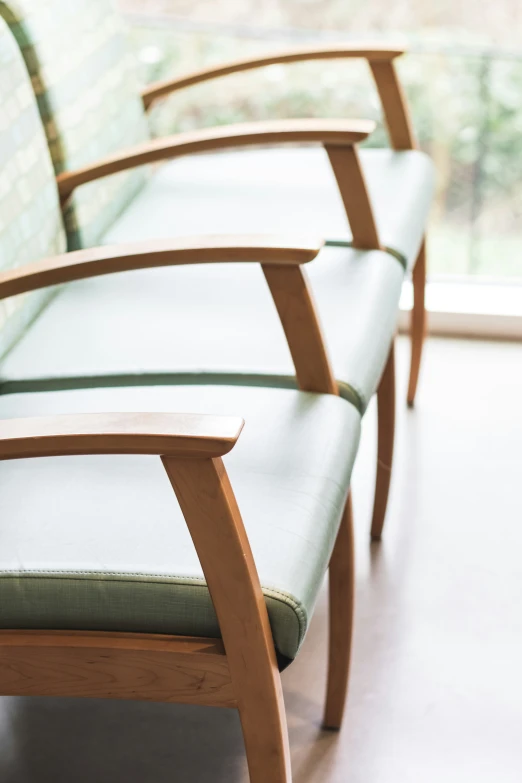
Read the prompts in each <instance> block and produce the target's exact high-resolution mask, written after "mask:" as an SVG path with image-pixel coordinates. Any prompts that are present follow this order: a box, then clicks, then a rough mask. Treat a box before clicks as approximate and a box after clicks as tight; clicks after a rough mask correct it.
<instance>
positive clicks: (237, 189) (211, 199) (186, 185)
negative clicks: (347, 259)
mask: <svg viewBox="0 0 522 783" xmlns="http://www.w3.org/2000/svg"><path fill="white" fill-rule="evenodd" d="M361 162H362V165H363V169H364V173H365V177H366V181H367V184H368V189H369V192H370V196H371V199H372V203H373V208H374V212H375V216H376V220H377V226H378V229H379V236H380V239H381V243H382V245H383V246H384V247H387V248H390V249H391V250H393V252H395V253H396V254H397V255H398V256H399V257H400V258H401V259H403V262H404V265H405V266H407V267H408V268H409V269H411V268H412V267H413V265H414V263H415V260H416V258H417V254H418V252H419V248H420V244H421V241H422V238H423V236H424V233H425V231H426V225H427V221H428V217H429V211H430V208H431V204H432V200H433V191H434V169H433V164H432V162H431V160H430V158H428V156H427V155H425V154H424V153H423V152H418V151H415V150H406V151H402V152H396V151H394V150H389V149H365V150H361ZM238 230H240V231H242V232H245V233H256V234H259V233H267V232H271V233H296V234H297V235H299V234H300V233H301V234H302V233H303V231H308V232H312V233H315V234H317V235H318V236H323V237H328V238H330V237H334V238H336V237H339V238H344V239H346V240H350V239H351V232H350V229H349V226H348V222H347V218H346V214H345V211H344V207H343V204H342V201H341V198H340V195H339V191H338V188H337V183H336V181H335V178H334V176H333V172H332V169H331V166H330V164H329V161H328V158H327V156H326V153H325V151H324V150H323V149H322V148H320V147H302V148H299V147H297V148H289V147H286V148H285V147H283V148H279V149H276V148H268V149H260V150H259V149H258V150H241V151H234V152H224V153H218V154H213V155H201V156H193V157H187V158H182V159H180V160H177V161H172V162H170V163H168V164H166V165H164V166H162V167H161V168H160V169H159V170H158V172H157V173H156V174H155V175H154V177H152V178H151V180H150V182H149V183H148V184H147V186H146V187H145V188H144V190H142V192H141V193H140V194H139V195H138V196H137V197H136V198H135V199H134V201H133V202H132V204H131V205H130V206H129V208H128V209H126V210H125V212H124V213H123V214H122V215H121V217H120V219H119V220H118V221H117V222H116V223H115V224H114V225H113V226H112V227H111V229H110V230H109V231H108V233H107V234H106V236H105V238H104V242H105V243H112V242H121V241H128V240H129V239H130V240H132V239H143V238H148V237H157V236H169V235H172V234H191V233H193V234H198V233H202V232H205V233H208V234H222V233H233V232H234V231H235V232H237V231H238Z"/></svg>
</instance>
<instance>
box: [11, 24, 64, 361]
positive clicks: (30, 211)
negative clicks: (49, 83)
mask: <svg viewBox="0 0 522 783" xmlns="http://www.w3.org/2000/svg"><path fill="white" fill-rule="evenodd" d="M64 249H65V232H64V229H63V225H62V220H61V214H60V205H59V201H58V194H57V192H56V185H55V181H54V172H53V167H52V164H51V159H50V156H49V151H48V148H47V144H46V140H45V134H44V131H43V127H42V123H41V120H40V116H39V114H38V109H37V106H36V102H35V100H34V95H33V91H32V87H31V82H30V79H29V77H28V75H27V71H26V69H25V66H24V63H23V60H22V58H21V56H20V52H19V49H18V46H17V45H16V42H15V41H14V39H13V37H12V35H11V33H10V32H9V30H8V29H7V27H6V25H5V24H4V22H2V20H1V19H0V271H2V270H5V269H12V268H15V267H17V266H20V265H22V264H25V263H27V262H29V261H35V260H36V259H38V258H43V257H45V256H49V255H55V254H57V253H61V252H63V250H64ZM49 296H50V291H39V292H37V293H35V294H31V295H28V296H21V297H16V298H15V299H10V300H4V301H1V302H0V356H1V355H2V354H4V353H5V352H6V350H7V349H8V348H9V347H10V346H11V344H12V343H13V342H14V341H15V340H16V339H18V337H19V336H20V334H21V333H22V332H23V330H24V329H25V327H26V325H27V324H28V323H29V322H30V321H31V320H32V319H33V318H34V316H35V315H36V313H37V312H38V311H39V310H40V309H41V307H42V306H43V304H44V303H45V302H46V301H47V300H48V299H49Z"/></svg>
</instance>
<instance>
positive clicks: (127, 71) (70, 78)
mask: <svg viewBox="0 0 522 783" xmlns="http://www.w3.org/2000/svg"><path fill="white" fill-rule="evenodd" d="M0 15H1V16H3V17H4V19H5V20H6V21H7V23H8V24H9V26H10V27H11V30H12V32H13V34H14V36H15V38H16V40H17V41H18V43H19V46H20V48H21V50H22V53H23V55H24V58H25V62H26V65H27V68H28V70H29V72H30V75H31V77H32V80H33V85H34V89H35V92H36V95H37V98H38V105H39V108H40V112H41V115H42V119H43V121H44V125H45V129H46V132H47V137H48V141H49V145H50V149H51V155H52V159H53V163H54V166H55V169H56V172H57V173H60V172H61V171H64V170H67V169H75V168H79V167H81V166H83V165H85V164H86V163H89V162H92V161H93V160H97V159H98V158H100V157H103V156H104V155H108V154H110V153H111V152H114V151H116V150H118V149H123V148H125V147H128V146H131V145H132V144H136V143H138V142H140V141H143V140H144V139H146V138H147V137H148V128H147V123H146V120H145V117H144V114H143V107H142V103H141V100H140V97H139V94H138V85H137V81H136V77H135V73H134V61H133V57H132V54H131V53H130V52H129V49H128V47H127V42H126V39H125V30H124V29H123V23H122V20H121V18H120V17H119V15H117V14H116V12H115V11H114V10H113V7H112V3H111V2H107V0H88V2H85V1H84V0H82V2H74V1H73V2H71V0H9V2H0ZM143 181H144V172H143V171H134V172H132V173H130V174H129V173H124V174H120V175H118V176H116V177H111V178H110V179H106V180H103V181H102V182H96V183H92V184H89V185H86V186H85V187H84V188H82V190H81V191H78V192H77V193H76V194H75V196H74V199H73V203H72V205H71V207H70V208H69V209H68V210H67V213H66V218H67V232H68V236H69V247H70V249H72V248H76V247H82V246H89V245H95V244H98V242H99V240H100V237H101V236H102V235H103V233H104V232H105V231H106V230H107V228H108V227H109V226H110V225H111V224H112V222H113V221H114V219H115V218H116V217H117V216H118V215H119V214H120V212H121V211H122V210H123V209H124V207H125V206H126V205H127V204H128V203H129V202H130V201H131V200H132V198H133V196H134V195H135V194H136V193H137V192H138V190H139V189H140V187H141V186H142V184H143Z"/></svg>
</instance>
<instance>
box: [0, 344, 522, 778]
mask: <svg viewBox="0 0 522 783" xmlns="http://www.w3.org/2000/svg"><path fill="white" fill-rule="evenodd" d="M406 349H407V345H406V343H405V341H402V343H401V351H400V359H401V361H400V365H399V370H400V371H399V379H400V387H401V388H400V391H401V403H402V399H403V398H404V381H405V376H406V361H407V351H406ZM521 407H522V345H516V344H511V345H504V344H500V343H478V342H463V341H449V340H446V341H444V340H431V341H430V342H429V345H428V350H427V355H426V363H425V371H424V375H423V378H422V383H421V388H420V393H419V400H418V407H417V409H416V410H415V412H407V411H406V410H405V408H404V406H403V405H402V404H401V405H400V406H399V414H400V415H399V422H398V443H397V470H396V475H395V482H394V485H393V493H392V499H391V507H390V513H389V517H388V522H387V528H386V534H385V540H384V541H383V542H382V544H381V545H372V546H370V545H369V543H368V539H367V530H368V525H369V520H368V516H369V505H368V497H369V494H370V493H369V490H370V488H371V482H372V465H373V461H372V460H373V436H374V424H373V412H370V414H369V416H368V417H367V418H368V420H367V426H366V432H365V438H364V445H363V449H362V451H361V456H360V459H359V462H358V466H357V470H356V476H355V480H354V495H355V509H356V513H357V549H358V551H357V555H358V558H357V562H358V574H357V586H358V593H357V599H358V604H357V623H356V638H355V652H354V666H353V675H352V681H351V691H350V696H349V703H348V709H347V714H346V720H345V724H344V728H343V730H342V732H341V733H340V734H331V733H324V732H321V730H320V727H319V720H320V715H321V705H322V695H323V688H324V678H325V641H324V636H325V624H326V617H325V608H326V604H325V600H324V595H323V599H322V600H321V602H320V605H319V606H318V608H317V612H316V615H315V617H314V622H313V624H312V627H311V630H310V633H309V635H308V637H307V640H306V643H305V647H304V649H303V651H302V653H301V656H300V658H299V659H298V661H297V662H296V663H295V664H294V665H293V667H291V668H290V669H289V670H288V672H286V673H285V675H284V685H285V699H286V704H287V711H288V717H289V725H290V735H291V746H292V757H293V766H294V780H295V783H315V782H316V781H317V783H341V782H342V783H346V782H349V783H395V781H397V782H398V781H400V783H410V781H411V782H412V783H419V782H421V783H431V782H432V781H433V782H435V781H437V783H440V781H441V780H444V782H445V783H453V781H455V783H457V781H458V783H466V782H467V781H471V780H473V781H474V783H480V782H481V781H488V783H489V782H490V781H496V780H498V781H502V783H512V782H513V783H515V781H516V783H520V781H521V780H522V741H521V738H522V493H521V484H522V457H521V448H522V411H521ZM0 780H1V781H2V783H43V781H46V782H47V781H49V783H50V782H51V781H52V782H53V783H58V781H60V782H61V781H67V782H69V781H75V783H87V781H89V783H91V782H92V781H98V782H99V783H105V781H107V783H109V781H111V783H113V781H117V780H125V781H126V783H138V781H139V783H143V782H144V781H146V782H147V783H167V781H168V783H173V781H183V783H184V782H185V781H187V782H190V783H210V781H212V783H225V781H226V783H246V781H247V780H248V776H247V773H246V769H245V764H244V758H243V746H242V740H241V733H240V728H239V723H238V720H237V717H236V715H235V713H234V712H233V711H226V710H214V709H203V708H187V707H176V706H174V707H172V706H166V705H142V704H135V703H129V704H127V703H116V702H112V703H111V702H95V701H92V702H91V701H81V702H80V701H78V702H74V701H58V700H44V699H42V700H37V699H26V700H24V699H0ZM267 783H269V781H267Z"/></svg>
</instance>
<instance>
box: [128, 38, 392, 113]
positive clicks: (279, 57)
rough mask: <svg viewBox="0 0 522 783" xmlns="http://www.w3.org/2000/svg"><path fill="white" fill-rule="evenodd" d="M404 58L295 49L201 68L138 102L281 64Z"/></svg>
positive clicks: (370, 49)
mask: <svg viewBox="0 0 522 783" xmlns="http://www.w3.org/2000/svg"><path fill="white" fill-rule="evenodd" d="M401 54H404V47H402V46H391V47H390V46H389V45H384V44H381V43H374V42H363V43H361V42H358V43H343V44H337V45H333V46H312V47H302V48H299V49H290V50H286V51H281V52H275V53H272V54H268V55H264V56H263V55H261V56H260V57H253V58H249V59H246V60H234V61H232V62H228V63H224V64H223V65H216V66H211V67H209V68H203V69H201V70H199V71H193V72H192V73H188V74H186V75H185V76H181V77H178V78H173V79H165V80H162V81H158V82H154V83H153V84H149V85H148V86H147V87H145V89H144V90H143V91H142V93H141V94H142V98H143V103H144V105H145V108H148V107H149V106H150V105H151V104H152V103H153V102H154V101H156V100H157V99H158V98H162V97H164V96H165V95H169V94H170V93H172V92H176V91H177V90H182V89H184V88H185V87H191V86H192V85H194V84H199V83H200V82H206V81H208V80H209V79H217V78H219V77H221V76H228V75H229V74H231V73H238V72H240V71H251V70H253V69H255V68H263V67H265V66H267V65H282V64H285V63H296V62H303V61H306V60H338V59H344V58H352V59H353V58H360V59H366V60H369V61H371V62H373V61H380V62H382V61H383V62H390V61H392V60H394V59H395V58H396V57H399V56H400V55H401Z"/></svg>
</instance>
